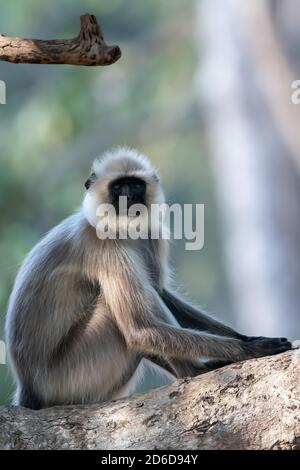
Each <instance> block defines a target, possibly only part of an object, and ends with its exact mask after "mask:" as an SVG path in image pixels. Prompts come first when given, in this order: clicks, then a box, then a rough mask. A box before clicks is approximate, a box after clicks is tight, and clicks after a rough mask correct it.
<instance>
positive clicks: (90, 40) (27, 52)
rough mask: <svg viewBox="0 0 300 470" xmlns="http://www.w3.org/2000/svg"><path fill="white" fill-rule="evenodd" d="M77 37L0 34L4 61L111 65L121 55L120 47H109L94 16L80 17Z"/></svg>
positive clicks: (0, 46)
mask: <svg viewBox="0 0 300 470" xmlns="http://www.w3.org/2000/svg"><path fill="white" fill-rule="evenodd" d="M80 23H81V29H80V33H79V35H78V36H77V37H76V38H73V39H54V40H49V41H42V40H40V39H23V38H17V37H8V36H4V35H3V34H0V60H4V61H7V62H12V63H15V64H18V63H28V64H70V65H89V66H91V65H93V66H94V65H111V64H113V63H114V62H116V61H117V60H118V59H119V58H120V57H121V50H120V48H119V46H115V45H114V46H108V45H107V44H106V43H105V41H104V38H103V35H102V31H101V28H100V26H99V25H98V23H97V19H96V17H95V16H94V15H89V14H88V13H87V14H85V15H83V16H81V17H80Z"/></svg>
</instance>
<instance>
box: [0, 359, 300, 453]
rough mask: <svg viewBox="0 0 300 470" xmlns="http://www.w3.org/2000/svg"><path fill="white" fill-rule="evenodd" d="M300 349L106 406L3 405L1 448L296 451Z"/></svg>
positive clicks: (299, 436)
mask: <svg viewBox="0 0 300 470" xmlns="http://www.w3.org/2000/svg"><path fill="white" fill-rule="evenodd" d="M299 370H300V351H299V350H295V351H290V352H287V353H284V354H280V355H277V356H271V357H265V358H261V359H254V360H250V361H246V362H241V363H237V364H233V365H231V366H227V367H224V368H222V369H219V370H216V371H213V372H210V373H208V374H205V375H202V376H199V377H196V378H194V379H185V380H179V381H177V382H175V383H173V384H172V385H168V386H166V387H163V388H160V389H156V390H153V391H151V392H149V393H147V394H144V395H136V396H133V397H131V398H129V399H125V400H119V401H115V402H111V403H106V404H103V405H101V406H100V405H99V406H97V405H94V406H69V407H55V408H49V409H45V410H40V411H31V410H27V409H24V408H18V407H4V408H2V409H0V448H1V449H102V450H105V449H109V450H115V449H165V450H166V449H180V450H183V449H298V450H300V382H299Z"/></svg>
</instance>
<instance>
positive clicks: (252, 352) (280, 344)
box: [244, 336, 293, 358]
mask: <svg viewBox="0 0 300 470" xmlns="http://www.w3.org/2000/svg"><path fill="white" fill-rule="evenodd" d="M291 349H293V347H292V343H291V342H290V341H288V339H287V338H265V337H263V336H259V337H257V338H255V337H252V338H249V340H248V341H245V344H244V350H245V352H246V355H247V356H248V358H252V357H263V356H271V355H273V354H279V353H282V352H285V351H289V350H291Z"/></svg>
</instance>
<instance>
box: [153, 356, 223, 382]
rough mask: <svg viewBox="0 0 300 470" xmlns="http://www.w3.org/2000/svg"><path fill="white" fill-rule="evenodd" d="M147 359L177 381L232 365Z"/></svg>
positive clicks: (160, 358)
mask: <svg viewBox="0 0 300 470" xmlns="http://www.w3.org/2000/svg"><path fill="white" fill-rule="evenodd" d="M145 359H148V360H149V361H151V362H152V363H153V364H156V365H157V366H159V367H161V368H162V369H164V370H165V371H167V372H168V373H169V374H171V375H172V376H173V377H176V378H177V379H181V378H184V377H196V376H197V375H201V374H205V373H207V372H210V371H212V370H215V369H219V368H220V367H224V366H225V365H227V364H230V362H225V361H218V360H214V361H208V362H203V361H201V360H198V361H196V360H195V361H190V360H187V359H185V360H184V359H175V358H173V359H169V360H167V359H164V358H162V357H159V356H154V355H152V356H151V355H149V356H147V357H145Z"/></svg>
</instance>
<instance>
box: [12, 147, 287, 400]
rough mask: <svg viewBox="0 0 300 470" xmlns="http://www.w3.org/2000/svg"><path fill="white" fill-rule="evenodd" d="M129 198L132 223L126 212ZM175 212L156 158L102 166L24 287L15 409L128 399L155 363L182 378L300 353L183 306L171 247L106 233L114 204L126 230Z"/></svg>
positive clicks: (25, 276)
mask: <svg viewBox="0 0 300 470" xmlns="http://www.w3.org/2000/svg"><path fill="white" fill-rule="evenodd" d="M122 197H123V198H125V200H126V202H127V205H128V207H127V212H126V211H125V212H124V211H122V212H120V201H121V198H122ZM164 201H165V197H164V192H163V189H162V185H161V183H160V178H159V175H158V171H157V170H156V169H154V168H153V167H152V166H151V164H150V162H149V160H148V158H147V157H145V156H144V155H141V154H139V153H138V152H137V151H135V150H132V149H129V148H123V147H119V148H117V149H115V150H113V151H111V152H107V153H106V154H104V155H103V156H102V157H100V158H97V159H96V160H95V161H94V163H93V165H92V169H91V172H90V176H89V178H88V179H87V181H86V182H85V194H84V197H83V202H82V205H81V206H80V208H79V209H78V210H77V211H76V212H74V213H73V214H72V215H71V216H69V217H67V218H66V219H65V220H63V221H62V222H61V223H59V224H58V225H57V226H56V227H54V228H53V229H52V230H50V231H49V232H48V233H47V234H46V235H45V236H44V237H43V238H42V239H41V240H40V241H39V242H38V243H37V244H36V245H35V246H34V247H33V249H32V250H31V251H30V252H29V254H28V255H27V256H26V258H25V260H24V262H23V264H22V265H21V268H20V270H19V272H18V274H17V276H16V279H15V283H14V286H13V289H12V293H11V295H10V299H9V303H8V310H7V317H6V325H5V332H6V341H7V347H8V357H9V362H10V365H11V368H12V371H13V375H14V378H15V382H16V391H15V395H14V400H13V403H14V404H15V405H20V406H24V407H27V408H31V409H40V408H45V407H50V406H54V405H70V404H89V403H101V402H104V401H108V400H114V399H117V398H120V397H124V396H128V395H129V394H131V393H133V392H134V390H135V387H136V380H137V379H136V375H137V370H138V367H139V365H140V364H141V362H142V361H143V360H146V361H149V362H150V363H151V364H153V365H154V367H157V368H159V369H160V370H163V371H164V372H165V373H166V374H169V376H170V377H172V378H180V377H186V376H195V375H198V374H202V373H205V372H208V371H210V370H213V369H215V368H218V367H221V366H222V365H225V364H228V363H232V362H237V361H242V360H246V359H249V358H254V357H261V356H265V355H271V354H277V353H280V352H283V351H287V350H289V349H291V343H290V342H289V341H288V340H287V339H286V338H265V337H248V336H246V335H243V334H240V333H238V332H236V331H234V330H233V329H232V328H230V327H228V326H225V325H224V324H222V323H221V322H219V321H217V320H216V319H213V318H211V317H210V316H209V315H207V314H206V313H203V312H202V311H201V310H200V309H198V308H197V307H194V306H192V305H191V304H189V303H188V302H187V301H185V300H184V299H183V298H181V297H180V296H179V295H178V294H177V293H176V291H175V290H174V289H173V287H172V282H171V274H170V269H169V248H168V240H167V239H166V238H164V237H158V238H157V239H151V238H150V237H148V238H143V239H134V240H133V239H129V238H127V239H126V238H122V237H121V236H116V237H115V238H110V237H104V236H102V235H103V233H102V232H101V230H102V229H100V230H98V222H99V220H98V219H99V217H98V216H97V211H98V208H99V207H101V205H103V204H109V205H111V206H112V207H113V208H114V209H115V212H116V219H117V220H118V222H120V227H123V226H125V230H126V225H124V224H125V222H126V221H127V222H128V220H129V217H130V216H129V212H128V211H129V209H130V207H132V206H133V205H135V204H141V205H143V206H145V207H146V208H148V209H149V210H150V211H151V207H152V205H153V204H161V203H164ZM110 220H111V219H110V218H108V225H109V224H110ZM153 223H155V222H153ZM112 225H113V222H112ZM120 233H121V232H120V228H119V232H117V235H120ZM203 358H206V360H203Z"/></svg>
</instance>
